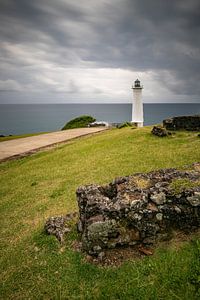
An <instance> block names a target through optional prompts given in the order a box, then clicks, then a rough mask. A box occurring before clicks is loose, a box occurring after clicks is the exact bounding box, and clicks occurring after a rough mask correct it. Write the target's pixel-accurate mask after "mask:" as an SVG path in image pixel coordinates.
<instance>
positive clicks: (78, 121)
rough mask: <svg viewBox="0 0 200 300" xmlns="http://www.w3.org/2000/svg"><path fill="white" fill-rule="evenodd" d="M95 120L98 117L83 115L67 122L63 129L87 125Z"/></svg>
mask: <svg viewBox="0 0 200 300" xmlns="http://www.w3.org/2000/svg"><path fill="white" fill-rule="evenodd" d="M95 121H96V119H94V118H93V117H91V116H84V115H83V116H80V117H77V118H75V119H73V120H71V121H69V122H68V123H66V124H65V126H64V127H63V128H62V130H66V129H73V128H82V127H87V126H88V124H89V123H92V122H95Z"/></svg>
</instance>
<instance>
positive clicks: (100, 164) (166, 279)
mask: <svg viewBox="0 0 200 300" xmlns="http://www.w3.org/2000/svg"><path fill="white" fill-rule="evenodd" d="M199 149H200V139H199V138H198V137H197V133H192V132H179V133H176V135H175V136H174V137H166V138H158V137H155V136H153V135H151V134H150V128H149V127H145V128H143V129H137V130H133V129H130V128H124V129H120V130H117V129H114V130H109V131H105V132H103V133H100V134H97V135H94V136H92V137H83V138H80V139H77V140H74V141H71V142H68V143H67V144H66V145H59V146H57V147H55V148H54V149H51V150H49V151H45V152H40V153H37V154H34V155H32V156H30V157H25V158H23V159H20V160H16V161H8V162H5V163H1V164H0V172H1V177H0V197H1V203H0V206H1V209H0V211H1V215H0V230H1V233H0V240H1V241H0V242H1V261H0V268H1V275H0V276H1V287H0V299H169V300H171V299H187V300H188V299H200V260H199V256H200V240H199V239H198V238H197V237H195V238H193V239H192V241H190V242H185V243H184V244H183V245H182V246H181V247H176V246H173V247H169V248H164V247H161V248H158V250H157V251H156V253H155V255H154V256H152V257H145V258H144V259H142V260H135V261H134V260H132V261H128V262H125V263H124V264H122V265H121V266H120V267H100V266H95V265H92V264H90V263H88V262H86V261H85V259H84V256H83V255H82V254H81V253H78V252H76V251H74V250H73V249H72V243H73V241H74V240H75V239H76V238H77V234H76V230H75V226H74V228H73V230H72V232H71V233H70V234H69V237H68V239H67V241H66V244H65V245H64V246H62V247H61V246H60V245H59V244H58V242H57V241H56V239H55V238H54V237H52V236H47V235H46V234H45V233H44V231H43V226H44V222H45V219H46V218H48V217H49V216H55V215H60V214H66V213H69V212H74V211H76V210H77V204H76V198H75V191H76V189H77V187H78V186H79V185H83V184H87V183H98V184H103V183H107V182H110V181H111V180H112V179H113V178H114V177H117V176H123V175H128V174H131V173H134V172H147V171H150V170H154V169H159V168H168V167H183V166H184V165H188V164H191V163H193V162H197V161H200V150H199Z"/></svg>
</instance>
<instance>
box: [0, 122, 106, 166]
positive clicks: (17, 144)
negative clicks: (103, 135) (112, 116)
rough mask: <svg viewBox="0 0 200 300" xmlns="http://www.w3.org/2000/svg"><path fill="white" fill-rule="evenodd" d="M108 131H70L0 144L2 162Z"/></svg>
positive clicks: (92, 129) (88, 129)
mask: <svg viewBox="0 0 200 300" xmlns="http://www.w3.org/2000/svg"><path fill="white" fill-rule="evenodd" d="M106 129H107V128H105V127H101V128H100V127H99V128H97V127H96V128H78V129H69V130H63V131H57V132H51V133H46V134H41V135H36V136H30V137H26V138H20V139H15V140H10V141H5V142H0V161H4V160H7V159H11V158H15V157H23V156H26V155H28V154H31V153H34V152H36V151H38V150H39V149H41V148H45V147H48V146H51V145H54V144H57V143H61V142H65V141H69V140H71V139H74V138H77V137H80V136H84V135H88V134H93V133H96V132H100V131H103V130H106Z"/></svg>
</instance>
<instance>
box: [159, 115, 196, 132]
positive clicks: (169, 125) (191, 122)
mask: <svg viewBox="0 0 200 300" xmlns="http://www.w3.org/2000/svg"><path fill="white" fill-rule="evenodd" d="M163 126H164V127H165V128H166V129H167V130H178V129H186V130H192V131H199V130H200V115H196V116H181V117H174V118H170V119H166V120H163Z"/></svg>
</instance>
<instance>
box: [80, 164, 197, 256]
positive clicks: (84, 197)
mask: <svg viewBox="0 0 200 300" xmlns="http://www.w3.org/2000/svg"><path fill="white" fill-rule="evenodd" d="M76 193H77V200H78V206H79V214H80V215H79V222H78V231H79V232H80V233H81V240H82V249H83V250H84V251H86V252H87V253H88V254H90V255H94V256H98V255H99V256H100V255H102V253H103V251H104V250H105V249H112V248H115V247H120V246H133V245H143V246H145V247H148V246H150V245H153V244H155V243H156V241H160V240H167V239H170V238H171V237H172V232H173V230H182V231H184V232H186V233H189V232H191V231H193V230H195V229H197V228H198V227H199V226H200V164H198V163H196V164H194V165H193V168H190V169H188V170H177V169H165V170H159V171H154V172H150V173H147V174H143V173H137V174H133V175H131V176H127V177H120V178H117V179H115V180H114V181H113V182H111V183H109V184H108V185H105V186H100V185H87V186H82V187H79V188H78V189H77V192H76Z"/></svg>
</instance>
